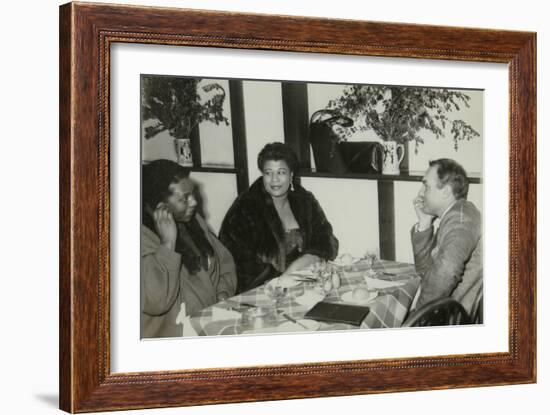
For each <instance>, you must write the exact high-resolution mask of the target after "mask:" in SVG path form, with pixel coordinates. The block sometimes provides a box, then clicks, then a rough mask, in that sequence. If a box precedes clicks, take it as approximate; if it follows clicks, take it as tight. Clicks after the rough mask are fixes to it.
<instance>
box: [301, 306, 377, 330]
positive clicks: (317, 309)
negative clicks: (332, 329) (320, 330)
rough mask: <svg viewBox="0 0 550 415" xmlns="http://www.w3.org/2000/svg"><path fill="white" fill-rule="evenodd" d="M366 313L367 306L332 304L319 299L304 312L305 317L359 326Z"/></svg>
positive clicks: (367, 310)
mask: <svg viewBox="0 0 550 415" xmlns="http://www.w3.org/2000/svg"><path fill="white" fill-rule="evenodd" d="M368 313H369V308H368V307H365V306H360V305H351V304H334V303H327V302H325V301H321V302H318V303H317V304H315V306H313V308H312V309H311V310H309V311H308V312H307V313H306V315H305V318H309V319H312V320H317V321H325V322H329V323H346V324H351V325H353V326H360V325H361V322H362V321H363V320H364V319H365V317H366V316H367V314H368Z"/></svg>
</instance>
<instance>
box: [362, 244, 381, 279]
mask: <svg viewBox="0 0 550 415" xmlns="http://www.w3.org/2000/svg"><path fill="white" fill-rule="evenodd" d="M363 258H365V260H366V262H367V265H368V267H369V269H368V270H367V273H368V274H369V275H370V276H375V275H376V271H374V269H373V267H374V264H375V262H376V260H377V259H378V250H377V249H367V251H366V252H365V255H364V257H363Z"/></svg>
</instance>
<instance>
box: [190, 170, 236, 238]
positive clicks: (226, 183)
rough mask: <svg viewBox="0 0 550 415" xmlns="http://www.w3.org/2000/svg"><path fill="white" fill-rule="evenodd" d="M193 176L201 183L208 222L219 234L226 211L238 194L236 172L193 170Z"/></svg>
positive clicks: (200, 187)
mask: <svg viewBox="0 0 550 415" xmlns="http://www.w3.org/2000/svg"><path fill="white" fill-rule="evenodd" d="M191 178H192V179H193V180H194V181H195V182H196V183H197V184H198V185H199V190H200V193H201V197H202V202H203V211H204V216H205V219H206V222H207V223H208V225H209V226H210V228H211V229H212V231H213V232H214V233H215V234H216V235H217V234H218V233H219V231H220V227H221V224H222V221H223V218H224V217H225V213H226V212H227V210H228V209H229V207H230V206H231V204H232V203H233V200H235V197H236V195H237V179H236V176H235V174H229V173H227V174H225V173H204V172H192V173H191Z"/></svg>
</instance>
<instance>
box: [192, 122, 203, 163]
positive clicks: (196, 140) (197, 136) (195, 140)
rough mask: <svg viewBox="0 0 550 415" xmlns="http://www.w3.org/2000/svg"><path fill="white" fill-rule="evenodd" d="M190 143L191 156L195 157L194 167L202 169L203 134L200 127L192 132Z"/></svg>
mask: <svg viewBox="0 0 550 415" xmlns="http://www.w3.org/2000/svg"><path fill="white" fill-rule="evenodd" d="M189 138H190V140H189V141H190V142H191V155H192V157H193V167H201V166H202V157H201V133H200V130H199V127H198V126H197V127H195V128H193V130H191V136H190V137H189Z"/></svg>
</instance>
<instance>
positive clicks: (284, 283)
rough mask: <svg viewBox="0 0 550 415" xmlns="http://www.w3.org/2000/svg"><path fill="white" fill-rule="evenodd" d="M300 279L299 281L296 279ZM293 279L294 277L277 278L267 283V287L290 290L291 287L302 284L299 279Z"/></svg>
mask: <svg viewBox="0 0 550 415" xmlns="http://www.w3.org/2000/svg"><path fill="white" fill-rule="evenodd" d="M296 278H298V279H296ZM296 278H294V277H292V276H285V277H283V278H281V277H277V278H273V279H272V280H271V281H269V282H268V283H267V285H274V286H277V285H278V286H280V287H283V288H290V287H295V286H296V285H298V284H301V283H302V281H300V279H299V277H296Z"/></svg>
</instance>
